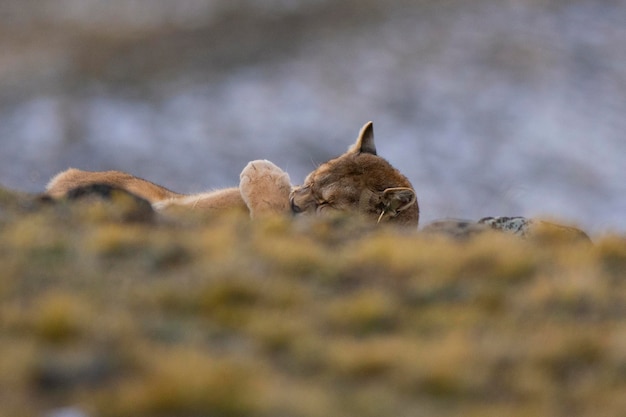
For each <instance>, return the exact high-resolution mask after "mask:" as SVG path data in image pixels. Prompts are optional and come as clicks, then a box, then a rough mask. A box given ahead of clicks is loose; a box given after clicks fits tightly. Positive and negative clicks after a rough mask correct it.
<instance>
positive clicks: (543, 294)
mask: <svg viewBox="0 0 626 417" xmlns="http://www.w3.org/2000/svg"><path fill="white" fill-rule="evenodd" d="M126 203H128V202H124V201H121V202H119V201H117V202H116V201H113V202H108V203H107V202H102V201H100V202H98V201H96V202H92V203H89V202H88V201H84V202H80V204H79V205H76V206H75V205H73V204H70V203H67V204H62V205H57V206H53V205H50V204H45V203H41V202H37V203H35V202H32V201H31V202H29V201H28V200H27V199H26V198H25V197H24V196H14V195H12V194H10V193H4V194H3V193H2V192H1V191H0V208H1V209H2V212H1V213H2V217H1V218H0V265H2V268H0V410H2V412H3V415H5V414H6V415H8V416H17V415H45V414H46V412H48V411H50V410H52V409H54V408H58V407H64V406H67V405H72V406H75V407H78V408H79V409H81V410H84V411H85V412H87V413H89V416H90V417H98V416H119V417H122V416H197V415H215V416H263V417H265V416H267V417H269V416H275V415H289V416H296V417H300V416H301V417H321V416H328V415H342V416H359V417H362V416H365V417H368V416H372V417H374V416H376V417H377V416H380V415H398V416H403V415H438V416H443V415H467V416H500V415H510V416H534V415H567V414H569V413H571V412H575V413H576V414H577V415H581V416H595V415H597V413H598V410H601V412H602V415H606V416H619V415H621V414H622V413H623V410H624V407H625V406H626V401H625V400H624V395H623V393H624V392H625V391H626V354H625V353H624V352H626V325H625V324H624V323H626V309H625V308H624V305H626V279H624V278H625V277H626V275H625V272H624V271H626V239H625V238H624V237H623V236H618V235H611V236H600V237H596V238H595V239H594V240H595V244H594V245H593V246H590V245H588V244H582V243H577V242H572V241H571V240H569V239H564V238H562V236H561V234H560V233H552V232H551V231H545V232H542V234H540V235H538V236H536V237H535V238H533V239H530V240H520V239H516V238H514V237H511V236H507V235H499V234H491V233H490V234H485V235H481V236H477V237H475V238H473V239H471V240H468V241H464V242H458V241H453V240H449V239H443V238H437V237H434V236H420V235H419V234H417V233H414V232H407V231H398V230H394V229H392V228H382V227H381V228H375V229H372V228H371V227H364V226H363V225H359V224H358V222H356V221H353V220H350V219H346V218H335V219H329V220H328V221H325V220H320V219H309V220H308V221H305V222H292V221H291V220H289V219H277V218H268V219H264V220H260V221H256V222H252V221H250V219H249V218H248V216H246V215H245V214H232V215H224V216H222V215H217V214H208V215H202V216H184V214H183V213H178V214H177V215H176V216H174V215H172V216H171V217H169V218H165V219H163V218H160V219H153V220H152V221H141V222H137V221H134V220H133V219H129V218H128V216H126V215H124V213H128V212H127V211H125V210H127V209H128V207H126V206H125V204H126ZM90 204H95V205H93V206H91V205H90ZM120 205H121V206H120ZM118 206H120V207H121V208H120V209H119V210H118V208H117V207H118ZM130 209H132V205H131V207H130ZM120 210H121V211H120ZM131 211H132V210H131ZM6 393H11V394H10V395H8V394H6ZM572 410H574V411H572Z"/></svg>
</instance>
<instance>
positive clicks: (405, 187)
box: [291, 122, 419, 226]
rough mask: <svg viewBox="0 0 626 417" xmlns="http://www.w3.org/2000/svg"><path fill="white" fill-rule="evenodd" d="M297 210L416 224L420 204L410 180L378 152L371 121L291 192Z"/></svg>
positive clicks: (292, 201)
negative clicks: (345, 149) (351, 213)
mask: <svg viewBox="0 0 626 417" xmlns="http://www.w3.org/2000/svg"><path fill="white" fill-rule="evenodd" d="M291 205H292V209H293V210H294V211H295V212H299V213H307V214H319V213H323V212H325V211H329V210H339V211H355V212H359V213H361V214H363V215H365V216H367V217H369V218H371V219H373V220H375V219H377V221H386V222H390V223H394V224H399V225H411V226H417V223H418V221H419V207H418V204H417V199H416V196H415V191H414V189H413V186H412V185H411V183H410V182H409V180H408V179H407V178H406V177H405V176H404V175H402V174H401V173H400V172H399V171H398V170H397V169H395V168H394V167H392V166H391V164H389V162H387V161H386V160H384V159H383V158H381V157H379V156H377V155H376V147H375V145H374V132H373V126H372V123H371V122H370V123H367V124H366V125H365V126H363V128H362V129H361V133H360V134H359V137H358V139H357V141H356V143H355V144H354V145H353V146H352V147H351V148H350V149H349V150H348V152H346V153H345V154H343V155H341V156H340V157H338V158H335V159H332V160H330V161H328V162H326V163H325V164H322V165H321V166H320V167H319V168H318V169H316V170H315V171H313V172H312V173H311V174H309V176H308V177H307V178H306V180H305V181H304V185H302V186H301V187H295V188H294V190H293V192H292V194H291Z"/></svg>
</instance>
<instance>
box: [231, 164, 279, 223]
mask: <svg viewBox="0 0 626 417" xmlns="http://www.w3.org/2000/svg"><path fill="white" fill-rule="evenodd" d="M239 179H240V181H239V191H240V192H241V196H242V198H243V201H245V203H246V205H247V206H248V209H249V210H250V216H251V217H253V218H254V217H258V216H259V215H265V214H281V213H288V212H290V207H289V193H290V192H291V181H290V179H289V175H288V174H287V173H286V172H285V171H283V170H282V169H280V168H278V167H277V166H276V165H274V164H273V163H271V162H270V161H267V160H256V161H251V162H249V163H248V165H246V167H245V168H244V169H243V171H241V175H240V176H239Z"/></svg>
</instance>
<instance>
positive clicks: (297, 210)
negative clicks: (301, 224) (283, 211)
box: [289, 197, 302, 214]
mask: <svg viewBox="0 0 626 417" xmlns="http://www.w3.org/2000/svg"><path fill="white" fill-rule="evenodd" d="M289 203H290V204H291V211H293V213H294V214H298V213H302V209H301V208H300V207H299V206H298V205H297V204H296V201H295V199H294V198H293V197H291V198H290V199H289Z"/></svg>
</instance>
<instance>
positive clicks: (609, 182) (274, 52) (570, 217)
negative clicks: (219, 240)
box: [0, 0, 626, 233]
mask: <svg viewBox="0 0 626 417" xmlns="http://www.w3.org/2000/svg"><path fill="white" fill-rule="evenodd" d="M625 45H626V3H624V1H623V0H614V1H613V0H602V1H598V0H473V1H471V2H470V1H465V0H386V1H380V0H379V1H376V0H358V1H357V0H339V1H338V0H177V1H171V0H106V1H105V0H0V143H1V147H0V184H2V185H3V186H6V187H10V188H13V189H19V190H25V191H34V192H37V191H42V190H43V189H44V187H45V184H46V182H47V181H48V179H49V178H50V177H51V176H52V175H54V174H55V173H57V172H59V171H61V170H64V169H66V168H68V167H70V166H71V167H76V168H82V169H87V170H105V169H119V170H124V171H128V172H131V173H133V174H135V175H138V176H141V177H144V178H147V179H150V180H152V181H154V182H157V183H160V184H163V185H165V186H167V187H169V188H172V189H174V190H176V191H181V192H192V191H204V190H208V189H211V188H216V187H222V186H229V185H236V184H237V182H238V176H239V172H240V170H241V169H242V168H243V166H244V165H245V164H246V163H247V162H248V161H249V160H252V159H262V158H264V159H269V160H272V161H273V162H275V163H276V164H277V165H279V166H280V167H282V168H283V169H285V170H287V171H288V172H289V173H290V175H291V178H292V181H293V182H294V183H301V182H302V180H303V179H304V177H305V175H306V174H307V173H308V172H310V171H311V170H312V169H313V168H314V167H315V166H316V164H318V163H320V162H323V161H325V160H327V159H328V158H330V157H333V156H336V155H339V154H341V153H343V152H344V151H345V150H346V149H347V148H348V146H349V145H350V144H351V143H352V142H353V141H354V139H355V138H356V135H357V133H358V131H359V129H360V127H361V126H362V124H363V123H365V122H366V121H368V120H373V121H374V125H375V131H376V138H377V147H378V151H379V154H380V155H382V156H384V157H385V158H386V159H388V160H389V161H390V162H391V163H392V164H393V165H395V166H396V167H398V168H399V169H400V170H401V171H402V172H403V173H405V174H406V175H407V176H408V177H409V179H410V180H411V181H412V183H413V185H414V186H415V188H416V190H417V194H418V198H419V202H420V206H421V211H422V221H423V223H422V224H424V223H425V222H427V221H430V220H433V219H436V218H443V217H455V218H469V219H476V220H477V219H479V218H481V217H484V216H495V215H525V216H548V217H552V218H557V219H560V220H561V221H567V222H573V223H576V224H578V225H580V226H582V227H584V228H585V229H587V230H588V231H590V232H593V233H598V232H603V231H606V230H616V231H620V232H624V231H626V172H625V168H624V167H625V164H626V133H625V132H626V46H625Z"/></svg>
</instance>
